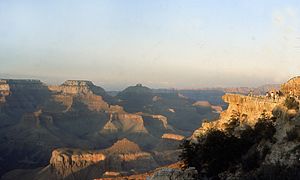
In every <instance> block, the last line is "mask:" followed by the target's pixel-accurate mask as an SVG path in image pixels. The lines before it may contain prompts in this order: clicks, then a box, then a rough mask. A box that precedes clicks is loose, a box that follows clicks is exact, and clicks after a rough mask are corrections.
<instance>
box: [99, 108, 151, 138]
mask: <svg viewBox="0 0 300 180" xmlns="http://www.w3.org/2000/svg"><path fill="white" fill-rule="evenodd" d="M118 132H127V133H133V132H134V133H148V131H147V129H146V128H145V127H144V120H143V118H142V116H140V115H137V114H128V113H111V114H109V120H108V122H107V123H106V124H105V125H104V127H103V129H102V130H101V133H104V134H107V133H118Z"/></svg>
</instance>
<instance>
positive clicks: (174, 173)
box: [149, 168, 197, 180]
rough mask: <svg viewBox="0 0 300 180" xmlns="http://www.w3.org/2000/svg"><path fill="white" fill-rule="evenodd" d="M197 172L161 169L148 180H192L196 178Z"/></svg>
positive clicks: (192, 170) (191, 169) (193, 170)
mask: <svg viewBox="0 0 300 180" xmlns="http://www.w3.org/2000/svg"><path fill="white" fill-rule="evenodd" d="M196 175H197V171H196V170H195V169H193V168H189V169H186V170H180V169H173V168H162V169H160V170H158V171H156V172H155V173H154V174H153V175H152V176H151V177H150V178H149V179H150V180H193V179H195V178H196Z"/></svg>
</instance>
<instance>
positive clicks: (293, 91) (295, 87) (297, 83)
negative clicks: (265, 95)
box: [281, 76, 300, 96]
mask: <svg viewBox="0 0 300 180" xmlns="http://www.w3.org/2000/svg"><path fill="white" fill-rule="evenodd" d="M281 91H282V92H283V93H284V94H286V95H294V96H300V76H297V77H294V78H292V79H290V80H289V81H288V82H286V83H284V84H282V85H281Z"/></svg>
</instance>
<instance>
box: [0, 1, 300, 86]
mask: <svg viewBox="0 0 300 180" xmlns="http://www.w3.org/2000/svg"><path fill="white" fill-rule="evenodd" d="M299 74H300V1H299V0H284V1H282V0H222V1H220V0H43V1H40V0H0V78H37V79H41V80H42V81H44V82H46V83H48V84H59V83H62V82H63V81H64V80H66V79H84V80H85V79H86V80H92V81H93V82H94V83H95V84H97V85H101V86H102V87H104V88H106V89H108V90H120V89H124V88H125V87H126V86H129V85H134V84H137V83H142V84H145V85H147V86H149V87H153V88H180V89H183V88H189V89H196V88H202V87H237V86H250V87H253V86H259V85H263V84H273V83H282V82H285V81H287V80H288V79H289V78H291V77H293V76H297V75H299Z"/></svg>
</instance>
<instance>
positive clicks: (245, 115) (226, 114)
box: [193, 94, 284, 137]
mask: <svg viewBox="0 0 300 180" xmlns="http://www.w3.org/2000/svg"><path fill="white" fill-rule="evenodd" d="M222 98H223V100H224V101H225V102H226V103H228V104H229V105H228V108H227V109H226V110H225V111H223V112H222V113H221V115H220V119H219V120H217V121H213V122H204V123H202V126H201V127H200V128H199V129H198V130H196V131H195V132H194V134H193V137H194V136H198V135H199V134H203V133H205V132H206V131H207V130H209V129H220V130H224V129H225V128H226V127H227V124H228V122H230V120H231V119H232V118H238V119H240V121H241V123H242V124H244V125H249V126H252V127H253V126H254V125H255V124H256V122H257V120H258V119H259V117H260V116H261V115H262V114H263V113H264V114H265V115H266V116H270V117H271V116H273V114H272V112H273V110H274V108H275V107H276V106H278V105H279V104H281V103H282V101H283V100H284V98H281V99H280V100H278V101H276V102H275V101H273V100H271V99H269V98H266V97H263V96H255V97H250V96H245V95H239V94H225V95H224V96H223V97H222Z"/></svg>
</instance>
